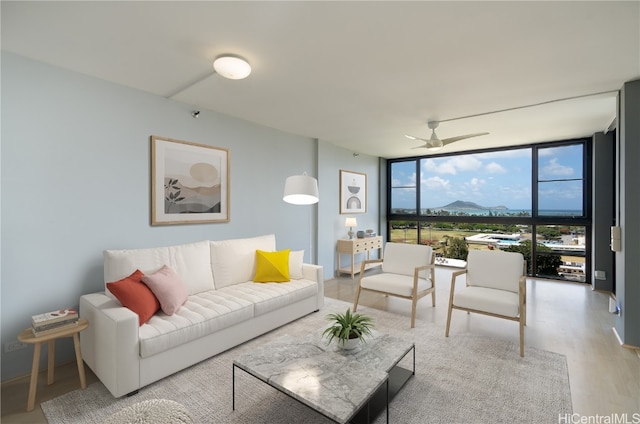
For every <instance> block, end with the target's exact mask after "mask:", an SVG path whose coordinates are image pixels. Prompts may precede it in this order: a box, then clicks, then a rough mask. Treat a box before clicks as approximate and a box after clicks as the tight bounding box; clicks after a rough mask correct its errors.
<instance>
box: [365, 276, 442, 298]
mask: <svg viewBox="0 0 640 424" xmlns="http://www.w3.org/2000/svg"><path fill="white" fill-rule="evenodd" d="M360 286H361V287H362V288H364V289H369V290H377V291H381V292H385V293H392V294H395V295H398V296H406V297H410V296H411V295H412V294H413V275H411V276H408V275H402V274H391V273H387V274H374V275H370V276H368V277H364V278H363V279H362V280H361V282H360ZM432 286H433V284H432V283H431V280H430V279H428V278H419V279H418V292H421V291H423V290H427V289H430V288H431V287H432Z"/></svg>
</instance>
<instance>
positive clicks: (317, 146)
mask: <svg viewBox="0 0 640 424" xmlns="http://www.w3.org/2000/svg"><path fill="white" fill-rule="evenodd" d="M1 76H2V115H1V117H2V132H1V136H2V138H1V143H2V144H1V153H0V158H1V164H0V170H1V173H2V174H1V175H2V181H1V208H2V209H1V212H0V217H1V219H2V222H1V243H0V246H1V250H0V251H1V255H2V256H1V261H0V270H1V279H0V285H1V310H0V317H1V321H2V324H1V325H2V327H1V328H2V347H3V349H2V380H3V381H4V380H6V379H8V378H12V377H15V376H19V375H24V374H27V373H28V371H29V369H30V363H31V353H32V348H29V349H26V350H20V351H17V352H13V353H4V346H5V344H6V343H7V342H9V341H12V340H15V339H16V337H17V335H18V333H19V332H20V331H21V330H22V329H24V328H26V327H27V326H28V325H29V323H30V317H31V315H33V314H35V313H38V312H44V311H49V310H53V309H57V308H61V307H66V306H77V305H78V299H79V297H80V295H82V294H84V293H90V292H94V291H99V290H102V288H103V284H104V283H103V278H102V273H103V269H102V251H103V250H104V249H118V248H138V247H151V246H159V245H172V244H179V243H188V242H193V241H197V240H204V239H213V240H221V239H227V238H238V237H251V236H256V235H261V234H267V233H275V234H276V240H277V245H278V248H286V247H290V248H292V249H305V250H306V251H307V253H306V254H305V260H306V261H307V262H308V261H309V254H308V250H309V249H310V248H313V250H319V252H317V256H318V257H319V261H318V262H317V263H319V264H320V265H322V266H324V267H325V276H326V277H327V278H329V277H331V276H332V275H333V272H332V271H331V270H332V269H333V267H334V264H333V261H332V255H333V252H334V251H335V239H336V238H337V237H338V236H337V235H336V234H338V233H342V232H344V228H338V225H337V222H338V221H339V220H340V219H339V214H338V203H337V202H338V200H337V192H338V183H337V176H338V169H339V168H340V167H342V166H344V167H345V168H347V169H351V170H355V171H359V172H370V173H372V174H376V173H377V170H376V169H375V167H373V166H371V164H372V163H373V162H375V160H374V159H372V158H368V159H367V160H366V163H367V166H365V167H360V166H355V165H350V164H349V163H348V162H347V161H346V159H344V160H343V159H342V157H343V156H345V157H346V156H347V154H346V152H344V151H341V149H338V148H335V147H332V145H330V144H329V143H323V142H318V141H316V140H314V139H310V138H305V137H300V136H295V135H291V134H287V133H283V132H280V131H276V130H274V129H270V128H266V127H262V126H258V125H254V124H251V123H248V122H245V121H242V120H238V119H235V118H231V117H228V116H224V115H221V114H218V113H214V112H211V111H206V110H203V111H202V113H201V114H200V117H199V118H198V119H193V118H192V117H191V110H192V109H193V107H191V106H190V105H186V104H183V103H179V102H176V101H172V100H167V99H165V98H163V97H158V96H154V95H151V94H148V93H144V92H140V91H137V90H133V89H130V88H127V87H123V86H118V85H115V84H111V83H108V82H104V81H101V80H97V79H94V78H90V77H87V76H84V75H81V74H78V73H73V72H69V71H66V70H63V69H60V68H55V67H51V66H48V65H45V64H42V63H39V62H34V61H32V60H29V59H26V58H23V57H20V56H16V55H13V54H8V53H5V52H3V53H2V74H1ZM151 135H159V136H163V137H170V138H174V139H179V140H186V141H191V142H196V143H202V144H210V145H213V146H220V147H225V148H228V149H230V156H231V167H230V168H231V178H230V182H231V204H230V206H231V213H230V216H231V221H230V222H229V223H217V224H199V225H197V224H196V225H177V226H160V227H152V226H151V225H150V141H149V138H150V136H151ZM319 151H320V152H322V153H321V154H319V153H318V152H319ZM349 154H350V153H349ZM332 155H336V156H337V157H336V158H334V157H332ZM318 169H321V172H320V174H321V177H320V178H319V185H320V190H321V202H320V204H319V205H317V206H309V207H301V206H294V205H289V204H287V203H284V202H283V201H282V190H283V187H284V180H285V178H286V177H287V176H289V175H294V174H300V173H302V172H304V171H307V172H308V173H309V174H310V175H317V173H318ZM325 175H326V176H331V177H332V178H331V179H330V180H327V181H323V180H322V178H323V177H325ZM371 184H375V178H374V180H371V179H370V186H369V187H370V197H369V198H370V202H373V203H377V196H376V192H375V190H374V191H373V192H372V191H371V187H372V185H371ZM333 198H335V200H333ZM325 200H326V202H327V203H326V204H325ZM329 202H335V206H331V203H329ZM370 204H371V203H370ZM318 211H322V213H321V214H319V213H318ZM317 216H321V219H320V220H319V222H320V225H321V227H320V228H321V230H318V228H317V227H316V225H317V221H316V219H317V218H316V217H317ZM375 220H376V216H375V214H372V215H371V216H370V217H369V218H367V220H365V221H364V222H363V226H364V225H367V226H374V225H375V222H376V221H375ZM334 221H335V224H334V223H333V222H334ZM328 223H329V224H328ZM310 225H311V230H309V226H310ZM338 230H339V231H338ZM316 239H317V240H316ZM316 244H317V245H316ZM318 245H319V246H320V248H319V249H318ZM314 256H316V255H315V254H314ZM327 269H328V271H327ZM57 349H58V350H59V353H58V354H57V355H56V359H57V362H58V363H60V362H64V361H69V360H72V359H73V353H72V349H71V346H70V343H69V342H68V341H61V342H60V343H59V344H58V346H57ZM43 356H45V357H46V355H43ZM44 360H45V358H43V362H42V364H44Z"/></svg>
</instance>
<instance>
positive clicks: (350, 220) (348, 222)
mask: <svg viewBox="0 0 640 424" xmlns="http://www.w3.org/2000/svg"><path fill="white" fill-rule="evenodd" d="M344 226H345V227H357V226H358V221H356V219H355V218H347V219H346V220H345V221H344Z"/></svg>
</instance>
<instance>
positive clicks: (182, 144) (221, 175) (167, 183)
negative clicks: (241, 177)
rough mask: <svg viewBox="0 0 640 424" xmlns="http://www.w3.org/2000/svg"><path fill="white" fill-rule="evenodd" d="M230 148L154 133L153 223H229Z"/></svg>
mask: <svg viewBox="0 0 640 424" xmlns="http://www.w3.org/2000/svg"><path fill="white" fill-rule="evenodd" d="M229 195H230V193H229V150H228V149H223V148H220V147H214V146H208V145H206V144H196V143H191V142H188V141H181V140H174V139H171V138H164V137H157V136H151V225H170V224H199V223H209V222H228V221H229V219H230V217H229Z"/></svg>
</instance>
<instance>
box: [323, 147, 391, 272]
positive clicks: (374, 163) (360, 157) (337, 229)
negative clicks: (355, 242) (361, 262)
mask: <svg viewBox="0 0 640 424" xmlns="http://www.w3.org/2000/svg"><path fill="white" fill-rule="evenodd" d="M354 153H357V156H354ZM318 158H319V162H320V163H321V164H322V166H320V167H319V172H318V180H319V185H320V203H319V204H318V212H319V216H318V223H319V225H318V228H319V229H320V234H319V236H320V237H318V252H319V256H318V259H319V262H318V263H321V264H322V265H323V266H324V278H325V279H330V278H333V277H334V276H335V274H336V269H337V254H336V241H337V240H338V239H339V238H346V237H347V231H349V229H348V228H347V227H345V226H344V221H345V218H346V217H347V216H350V217H355V218H356V220H357V221H358V227H357V228H354V229H353V231H357V230H366V229H369V228H371V229H373V230H374V231H376V232H378V234H379V233H380V232H379V231H380V230H379V225H380V224H379V223H380V213H379V209H380V200H379V199H380V197H379V196H378V190H379V185H378V183H379V175H380V172H379V165H378V158H377V157H375V156H369V155H367V154H365V153H361V152H353V151H351V150H346V149H343V148H340V147H337V146H335V145H333V144H329V143H321V144H320V146H319V152H318ZM340 170H345V171H353V172H359V173H364V174H367V203H368V204H367V212H366V213H364V214H349V215H341V214H340ZM371 257H372V258H375V257H377V256H376V252H374V254H372V256H371ZM342 261H343V262H342V265H343V266H344V265H348V264H350V263H351V262H350V260H349V258H348V257H347V256H343V258H342ZM356 261H357V260H356Z"/></svg>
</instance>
